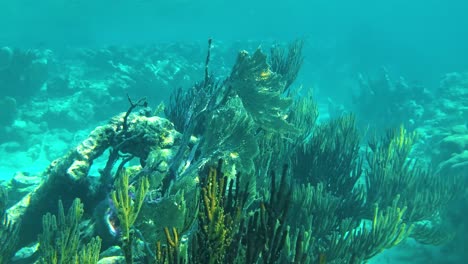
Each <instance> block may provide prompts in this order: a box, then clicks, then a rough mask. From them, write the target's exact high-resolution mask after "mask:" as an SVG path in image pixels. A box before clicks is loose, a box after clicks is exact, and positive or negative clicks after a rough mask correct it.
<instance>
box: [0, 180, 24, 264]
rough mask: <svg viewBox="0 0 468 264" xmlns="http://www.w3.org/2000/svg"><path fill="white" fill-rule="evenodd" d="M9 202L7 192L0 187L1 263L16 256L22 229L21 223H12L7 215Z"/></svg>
mask: <svg viewBox="0 0 468 264" xmlns="http://www.w3.org/2000/svg"><path fill="white" fill-rule="evenodd" d="M7 201H8V195H7V191H6V189H5V188H4V187H3V186H0V263H6V262H7V261H9V260H10V259H11V257H12V256H13V255H14V253H15V249H16V245H17V243H18V231H19V228H20V223H18V222H17V223H14V222H11V221H10V220H9V219H8V215H7V214H6V213H5V210H6V208H7Z"/></svg>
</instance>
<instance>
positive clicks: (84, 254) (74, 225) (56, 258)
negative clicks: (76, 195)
mask: <svg viewBox="0 0 468 264" xmlns="http://www.w3.org/2000/svg"><path fill="white" fill-rule="evenodd" d="M82 216H83V204H82V203H81V202H80V200H79V199H75V200H74V201H73V204H72V206H71V207H70V209H69V210H68V213H67V214H66V215H65V211H64V209H63V204H62V201H59V212H58V218H57V217H56V216H55V215H52V214H50V213H47V214H46V215H44V217H43V219H42V225H43V231H42V234H41V235H40V236H39V252H40V254H41V257H40V261H39V262H40V263H44V264H46V263H47V264H64V263H80V264H81V263H83V264H96V263H97V261H98V259H99V252H100V250H101V239H100V238H99V237H96V238H93V239H92V240H91V242H90V243H88V244H87V245H85V246H83V247H82V248H81V249H80V230H79V225H80V221H81V217H82Z"/></svg>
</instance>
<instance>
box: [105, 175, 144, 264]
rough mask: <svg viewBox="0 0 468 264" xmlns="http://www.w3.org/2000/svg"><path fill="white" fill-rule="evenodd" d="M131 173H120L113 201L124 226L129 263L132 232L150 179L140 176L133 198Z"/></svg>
mask: <svg viewBox="0 0 468 264" xmlns="http://www.w3.org/2000/svg"><path fill="white" fill-rule="evenodd" d="M129 177H130V175H129V174H128V173H126V172H125V171H124V172H123V173H122V174H121V175H119V178H118V180H117V183H116V186H115V188H116V189H115V191H113V192H112V194H111V197H112V202H113V203H114V206H115V208H116V210H117V217H118V219H119V221H120V225H121V228H122V232H123V233H122V242H123V250H124V253H125V260H126V261H127V263H133V254H132V243H133V234H132V233H131V232H130V229H131V228H132V226H133V224H134V223H135V221H136V219H137V217H138V213H139V212H140V208H141V206H142V205H143V202H144V199H145V196H146V193H147V192H148V189H149V181H148V179H147V178H146V177H142V178H140V180H139V182H138V185H137V187H136V189H135V190H134V191H133V193H134V195H135V199H132V195H131V193H130V192H131V190H130V184H129Z"/></svg>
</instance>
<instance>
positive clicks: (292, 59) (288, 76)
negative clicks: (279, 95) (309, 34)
mask: <svg viewBox="0 0 468 264" xmlns="http://www.w3.org/2000/svg"><path fill="white" fill-rule="evenodd" d="M304 43H305V41H304V40H302V39H298V40H295V41H293V42H292V43H291V44H289V46H288V48H287V51H286V48H284V47H282V46H279V45H276V46H274V47H273V48H272V49H271V56H270V65H271V70H272V71H273V72H275V73H278V74H280V75H281V79H282V81H283V82H284V84H285V85H284V89H283V92H285V91H288V89H289V88H290V86H291V84H292V83H293V82H294V81H295V80H296V78H297V75H298V74H299V70H300V69H301V67H302V64H303V63H304V56H303V55H302V49H303V48H304Z"/></svg>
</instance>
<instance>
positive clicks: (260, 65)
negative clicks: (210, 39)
mask: <svg viewBox="0 0 468 264" xmlns="http://www.w3.org/2000/svg"><path fill="white" fill-rule="evenodd" d="M226 86H230V87H232V89H233V90H234V91H235V93H236V94H237V95H238V96H239V97H240V98H241V100H242V103H243V105H244V107H245V109H246V110H247V112H248V113H249V114H250V115H251V116H252V118H253V119H254V121H255V123H256V124H257V126H259V127H261V128H262V129H265V130H267V131H272V132H274V133H280V134H282V133H288V132H294V131H296V129H295V128H294V127H293V126H292V125H291V124H289V123H288V122H287V121H286V118H287V110H288V109H289V107H290V106H291V104H292V99H291V98H289V97H284V96H282V92H283V90H284V87H285V84H284V83H283V82H282V80H281V76H280V75H278V74H276V73H274V72H272V71H271V69H270V66H269V65H268V63H267V56H266V55H265V54H264V53H262V52H261V50H260V49H258V50H257V51H255V52H254V54H252V56H250V55H249V54H248V53H247V52H246V51H242V52H240V53H239V55H238V57H237V62H236V64H235V65H234V67H233V69H232V73H231V76H230V77H229V79H228V81H227V83H226Z"/></svg>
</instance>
